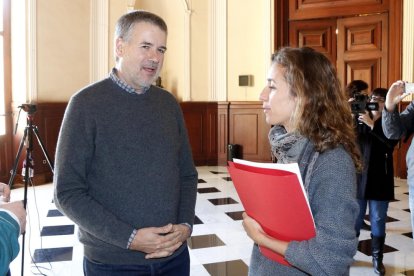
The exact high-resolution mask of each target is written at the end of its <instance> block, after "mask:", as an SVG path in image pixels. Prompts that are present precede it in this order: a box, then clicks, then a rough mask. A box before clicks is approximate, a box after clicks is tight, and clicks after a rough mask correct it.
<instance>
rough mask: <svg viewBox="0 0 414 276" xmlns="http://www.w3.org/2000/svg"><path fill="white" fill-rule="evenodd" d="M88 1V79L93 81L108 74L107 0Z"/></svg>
mask: <svg viewBox="0 0 414 276" xmlns="http://www.w3.org/2000/svg"><path fill="white" fill-rule="evenodd" d="M90 1H91V2H90V7H91V11H90V41H89V59H90V60H89V63H90V67H89V68H90V69H89V80H90V82H91V83H93V82H96V81H99V80H101V79H103V78H105V77H106V76H107V75H108V62H109V58H108V49H109V40H108V30H109V26H108V24H109V23H108V21H109V1H108V0H90Z"/></svg>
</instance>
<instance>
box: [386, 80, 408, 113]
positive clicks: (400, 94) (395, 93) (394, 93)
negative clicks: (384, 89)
mask: <svg viewBox="0 0 414 276" xmlns="http://www.w3.org/2000/svg"><path fill="white" fill-rule="evenodd" d="M404 87H405V84H404V81H401V80H398V81H396V82H394V83H393V84H392V85H391V86H390V89H389V90H388V93H387V97H386V98H385V108H386V109H387V111H388V112H393V111H394V109H395V107H396V105H397V104H398V103H399V102H400V101H401V100H402V99H404V98H405V97H406V96H408V95H409V94H410V93H405V92H404V91H405V89H404Z"/></svg>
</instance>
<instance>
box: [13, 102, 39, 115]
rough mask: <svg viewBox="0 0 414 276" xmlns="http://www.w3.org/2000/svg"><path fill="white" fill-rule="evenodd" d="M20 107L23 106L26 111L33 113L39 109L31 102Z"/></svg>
mask: <svg viewBox="0 0 414 276" xmlns="http://www.w3.org/2000/svg"><path fill="white" fill-rule="evenodd" d="M18 107H19V108H21V109H23V110H24V111H26V112H27V113H28V114H33V113H35V112H36V110H37V108H36V105H35V104H29V103H25V104H22V105H20V106H18Z"/></svg>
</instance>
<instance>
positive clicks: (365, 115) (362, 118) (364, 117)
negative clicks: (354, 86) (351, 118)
mask: <svg viewBox="0 0 414 276" xmlns="http://www.w3.org/2000/svg"><path fill="white" fill-rule="evenodd" d="M358 121H360V122H363V123H364V124H366V125H367V126H369V127H370V128H371V130H372V129H374V120H372V119H371V117H370V116H369V112H368V111H365V112H364V113H360V114H359V117H358Z"/></svg>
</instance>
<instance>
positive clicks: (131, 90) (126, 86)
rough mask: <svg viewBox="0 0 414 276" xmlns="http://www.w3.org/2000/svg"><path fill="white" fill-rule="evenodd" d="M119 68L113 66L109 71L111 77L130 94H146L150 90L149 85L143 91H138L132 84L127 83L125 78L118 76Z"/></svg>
mask: <svg viewBox="0 0 414 276" xmlns="http://www.w3.org/2000/svg"><path fill="white" fill-rule="evenodd" d="M117 74H118V70H116V68H115V67H114V68H112V71H111V73H109V77H110V78H111V80H112V81H113V82H114V83H115V84H116V85H118V86H119V87H121V88H122V89H123V90H124V91H125V92H128V93H130V94H134V95H137V94H144V93H146V92H147V91H148V90H149V87H147V88H146V89H144V90H143V91H137V90H136V89H135V88H133V87H132V86H131V85H129V84H127V83H125V82H124V81H123V80H121V79H120V78H119V77H118V75H117Z"/></svg>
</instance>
